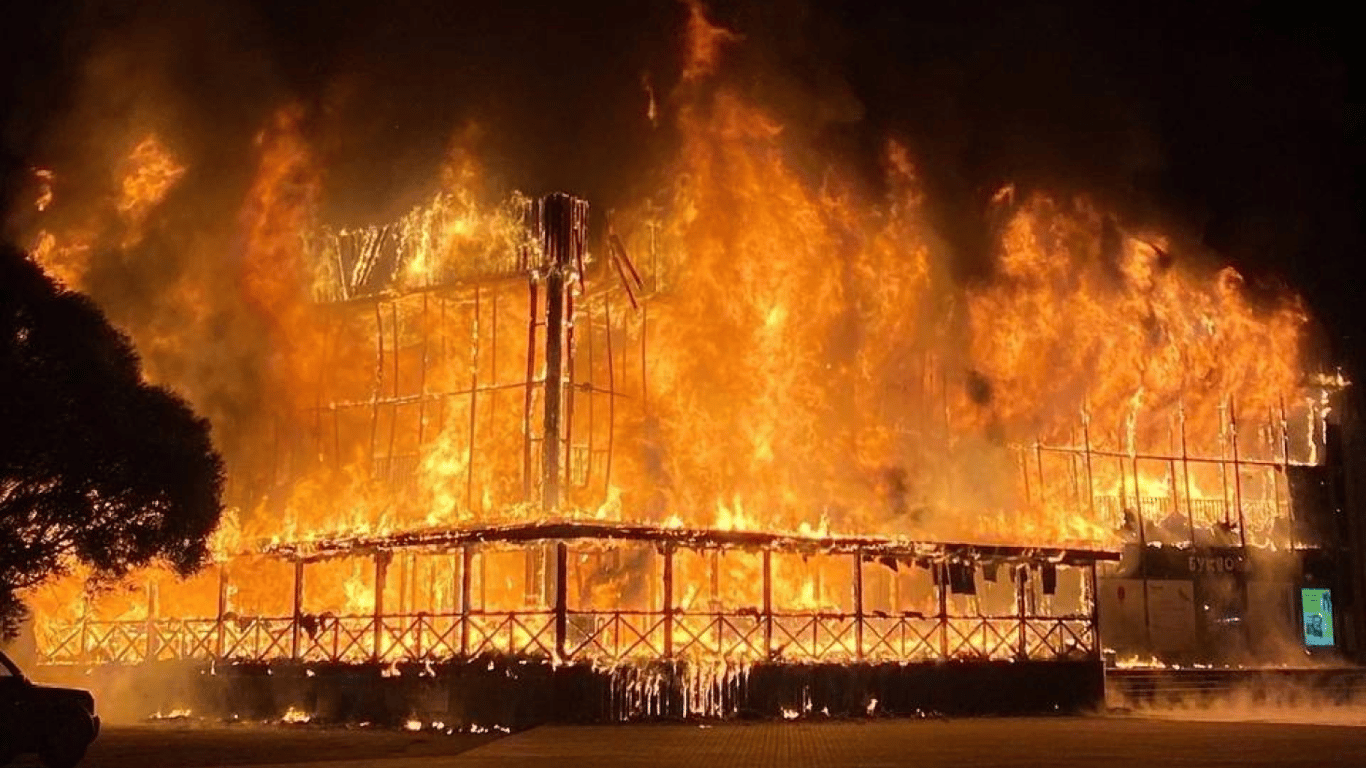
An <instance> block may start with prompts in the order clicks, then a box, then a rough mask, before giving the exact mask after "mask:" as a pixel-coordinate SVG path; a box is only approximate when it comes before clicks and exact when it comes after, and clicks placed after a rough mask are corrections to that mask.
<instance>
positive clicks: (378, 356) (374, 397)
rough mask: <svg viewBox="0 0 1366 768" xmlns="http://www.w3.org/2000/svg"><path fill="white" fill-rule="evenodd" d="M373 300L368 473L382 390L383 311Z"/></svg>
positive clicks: (372, 462) (373, 467) (377, 431)
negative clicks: (373, 362)
mask: <svg viewBox="0 0 1366 768" xmlns="http://www.w3.org/2000/svg"><path fill="white" fill-rule="evenodd" d="M379 304H380V303H379V302H378V301H376V302H375V385H374V389H372V390H371V393H370V456H369V459H370V475H371V476H374V473H375V440H376V438H377V436H378V434H379V401H380V395H381V392H382V391H383V390H384V313H383V312H381V311H380V308H379Z"/></svg>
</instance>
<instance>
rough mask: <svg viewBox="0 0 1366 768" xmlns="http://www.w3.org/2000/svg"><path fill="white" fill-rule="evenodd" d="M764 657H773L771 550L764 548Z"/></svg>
mask: <svg viewBox="0 0 1366 768" xmlns="http://www.w3.org/2000/svg"><path fill="white" fill-rule="evenodd" d="M764 658H766V659H771V658H773V552H772V550H768V549H765V550H764Z"/></svg>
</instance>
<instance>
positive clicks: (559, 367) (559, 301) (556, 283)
mask: <svg viewBox="0 0 1366 768" xmlns="http://www.w3.org/2000/svg"><path fill="white" fill-rule="evenodd" d="M530 216H531V217H532V222H531V223H532V224H533V227H532V229H533V231H534V232H535V233H536V234H537V235H538V236H539V238H540V241H541V249H542V251H541V252H542V261H541V269H542V270H543V271H544V275H545V291H546V295H545V413H544V415H543V426H544V429H543V431H542V442H541V505H542V508H543V509H545V511H547V512H551V511H554V510H555V509H556V508H558V507H559V504H560V486H561V479H562V478H561V474H562V472H563V466H562V463H561V460H560V439H561V425H560V417H561V412H562V411H563V402H562V401H563V395H564V379H565V365H564V361H565V348H564V347H565V336H566V324H565V321H566V319H567V318H566V311H565V306H566V294H567V291H568V288H569V284H570V280H569V279H568V278H569V277H570V276H571V275H572V274H573V271H574V270H575V269H576V268H577V265H578V264H580V263H581V262H582V260H583V246H584V235H585V233H586V230H587V228H588V203H587V202H585V201H583V200H579V199H578V198H575V197H571V196H570V195H566V194H562V193H556V194H553V195H547V196H546V197H544V198H542V199H541V200H539V201H537V202H536V203H534V204H533V205H532V206H531V209H530Z"/></svg>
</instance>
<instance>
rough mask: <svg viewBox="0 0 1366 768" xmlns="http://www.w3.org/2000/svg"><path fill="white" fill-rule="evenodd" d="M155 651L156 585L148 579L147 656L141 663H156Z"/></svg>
mask: <svg viewBox="0 0 1366 768" xmlns="http://www.w3.org/2000/svg"><path fill="white" fill-rule="evenodd" d="M157 650H158V648H157V584H156V582H155V581H153V580H151V579H150V578H149V579H148V580H147V645H146V648H145V652H146V654H147V655H146V657H145V658H144V659H143V661H147V662H152V661H156V660H157Z"/></svg>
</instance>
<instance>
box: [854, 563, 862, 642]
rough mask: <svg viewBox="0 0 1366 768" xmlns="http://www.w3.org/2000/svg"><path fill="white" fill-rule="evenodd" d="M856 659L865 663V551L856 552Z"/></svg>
mask: <svg viewBox="0 0 1366 768" xmlns="http://www.w3.org/2000/svg"><path fill="white" fill-rule="evenodd" d="M854 657H855V658H857V659H858V660H859V661H863V550H861V549H856V550H854Z"/></svg>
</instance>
